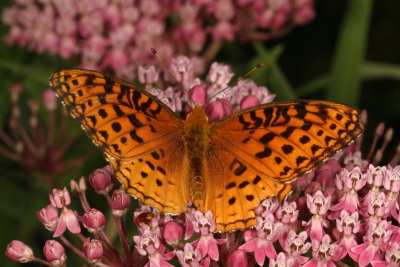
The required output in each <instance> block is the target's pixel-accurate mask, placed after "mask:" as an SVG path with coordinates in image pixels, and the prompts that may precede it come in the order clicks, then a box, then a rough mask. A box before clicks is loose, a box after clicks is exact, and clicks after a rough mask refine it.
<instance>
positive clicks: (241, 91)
mask: <svg viewBox="0 0 400 267" xmlns="http://www.w3.org/2000/svg"><path fill="white" fill-rule="evenodd" d="M231 91H232V93H231V102H232V104H238V105H239V104H240V103H241V102H242V101H243V98H244V97H246V96H248V95H254V96H255V97H257V99H258V101H259V102H260V103H261V104H266V103H270V102H272V100H274V98H275V95H274V94H271V92H270V91H269V90H268V89H267V87H264V86H258V85H257V84H255V83H254V82H253V81H252V80H250V79H242V80H239V81H238V82H237V84H236V85H235V86H233V87H232V88H231Z"/></svg>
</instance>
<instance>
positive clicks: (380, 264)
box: [371, 261, 389, 267]
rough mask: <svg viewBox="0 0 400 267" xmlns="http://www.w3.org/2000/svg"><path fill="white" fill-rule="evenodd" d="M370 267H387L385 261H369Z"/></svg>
mask: <svg viewBox="0 0 400 267" xmlns="http://www.w3.org/2000/svg"><path fill="white" fill-rule="evenodd" d="M371 265H372V267H386V266H388V265H389V263H388V262H386V261H371Z"/></svg>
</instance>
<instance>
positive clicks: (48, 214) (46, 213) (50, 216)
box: [37, 205, 58, 231]
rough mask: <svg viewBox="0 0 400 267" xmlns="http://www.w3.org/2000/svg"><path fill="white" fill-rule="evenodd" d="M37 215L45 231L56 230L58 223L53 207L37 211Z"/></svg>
mask: <svg viewBox="0 0 400 267" xmlns="http://www.w3.org/2000/svg"><path fill="white" fill-rule="evenodd" d="M37 215H38V218H39V220H40V222H41V223H43V225H44V226H45V227H46V229H48V230H49V231H55V230H56V228H57V222H58V210H57V209H56V208H55V207H54V206H52V205H47V206H46V207H45V208H43V209H41V210H40V211H38V212H37Z"/></svg>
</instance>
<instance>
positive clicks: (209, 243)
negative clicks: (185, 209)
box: [193, 211, 225, 261]
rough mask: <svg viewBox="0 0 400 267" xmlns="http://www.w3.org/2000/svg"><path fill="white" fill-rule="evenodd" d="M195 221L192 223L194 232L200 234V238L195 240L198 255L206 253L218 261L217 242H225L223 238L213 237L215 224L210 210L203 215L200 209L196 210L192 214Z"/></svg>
mask: <svg viewBox="0 0 400 267" xmlns="http://www.w3.org/2000/svg"><path fill="white" fill-rule="evenodd" d="M194 217H195V220H196V222H195V223H194V224H193V226H194V230H195V232H196V233H199V234H200V238H199V239H198V240H196V241H195V245H196V249H197V250H198V251H199V254H200V257H201V258H203V257H205V256H206V255H208V256H210V258H211V259H213V260H215V261H218V259H219V253H218V246H217V245H218V244H223V243H225V240H223V239H218V240H217V239H215V238H214V235H213V232H214V231H215V229H216V224H215V221H214V218H213V215H212V212H211V211H207V212H206V213H205V214H204V215H203V213H202V212H201V211H196V212H195V214H194Z"/></svg>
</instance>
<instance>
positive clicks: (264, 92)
mask: <svg viewBox="0 0 400 267" xmlns="http://www.w3.org/2000/svg"><path fill="white" fill-rule="evenodd" d="M194 65H195V64H194V61H193V60H192V59H190V58H188V57H186V56H178V57H173V58H172V59H171V63H170V64H169V66H168V67H169V68H168V71H169V72H167V73H164V79H161V77H160V76H161V75H160V70H159V69H157V68H156V67H155V66H153V65H148V66H145V67H142V66H140V67H139V68H138V80H139V82H141V83H142V84H143V86H144V88H146V89H147V90H148V91H149V92H150V93H151V94H153V95H155V96H157V97H158V98H159V99H160V100H161V101H163V102H164V103H165V104H167V105H168V106H169V107H170V108H171V109H172V110H173V111H175V112H178V113H180V112H184V113H186V112H188V111H190V109H191V106H192V104H193V103H194V104H199V105H205V109H206V112H207V113H208V116H209V118H210V119H211V120H218V119H221V118H224V117H225V116H227V115H229V114H231V113H233V112H235V111H238V110H241V109H246V108H249V107H253V106H256V105H259V104H266V103H270V102H272V101H273V100H274V98H275V95H274V94H271V92H270V91H269V90H268V89H267V88H266V87H264V86H258V85H256V84H255V83H254V82H253V81H252V80H250V79H240V80H239V81H238V82H237V83H235V84H234V85H230V83H231V80H232V77H233V76H234V73H233V72H232V68H231V67H230V66H229V65H227V64H223V63H218V62H214V63H212V64H211V67H210V70H209V72H208V74H207V75H206V77H205V80H204V81H203V80H200V79H199V78H196V77H195V73H194ZM160 84H161V85H162V86H163V87H160V86H159V85H160Z"/></svg>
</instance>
